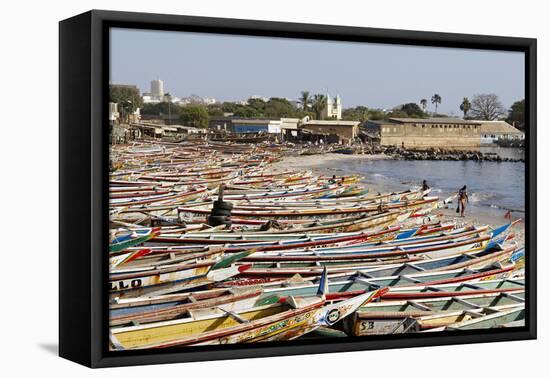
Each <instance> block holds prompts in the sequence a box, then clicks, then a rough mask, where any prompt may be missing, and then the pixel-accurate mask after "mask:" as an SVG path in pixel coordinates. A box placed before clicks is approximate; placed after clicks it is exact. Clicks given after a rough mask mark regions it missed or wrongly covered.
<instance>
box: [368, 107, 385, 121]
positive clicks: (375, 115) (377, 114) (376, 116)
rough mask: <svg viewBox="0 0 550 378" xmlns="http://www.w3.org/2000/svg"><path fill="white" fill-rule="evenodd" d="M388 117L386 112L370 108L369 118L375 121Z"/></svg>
mask: <svg viewBox="0 0 550 378" xmlns="http://www.w3.org/2000/svg"><path fill="white" fill-rule="evenodd" d="M385 117H386V114H385V113H384V112H383V111H382V110H379V109H371V110H369V119H372V120H373V121H380V120H383V119H384V118H385Z"/></svg>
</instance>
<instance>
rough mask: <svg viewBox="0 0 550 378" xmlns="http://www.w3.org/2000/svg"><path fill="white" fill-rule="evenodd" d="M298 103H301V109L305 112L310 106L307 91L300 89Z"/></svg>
mask: <svg viewBox="0 0 550 378" xmlns="http://www.w3.org/2000/svg"><path fill="white" fill-rule="evenodd" d="M298 102H299V103H300V104H302V110H303V111H304V112H307V111H308V109H309V107H310V106H311V98H310V97H309V91H302V92H301V93H300V99H299V100H298Z"/></svg>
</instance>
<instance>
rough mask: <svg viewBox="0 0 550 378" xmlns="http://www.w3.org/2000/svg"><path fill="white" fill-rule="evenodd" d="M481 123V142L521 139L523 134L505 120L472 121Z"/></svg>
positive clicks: (523, 136)
mask: <svg viewBox="0 0 550 378" xmlns="http://www.w3.org/2000/svg"><path fill="white" fill-rule="evenodd" d="M472 122H475V123H477V124H479V125H481V144H490V143H496V142H498V141H499V140H503V139H507V140H513V139H518V140H522V139H524V138H525V134H524V133H523V132H521V131H519V130H518V129H516V128H515V127H514V126H512V125H510V124H509V123H508V122H506V121H472Z"/></svg>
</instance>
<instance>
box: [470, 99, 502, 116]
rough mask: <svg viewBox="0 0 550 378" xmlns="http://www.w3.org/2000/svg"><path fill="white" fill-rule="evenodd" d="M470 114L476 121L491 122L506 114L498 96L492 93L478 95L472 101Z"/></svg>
mask: <svg viewBox="0 0 550 378" xmlns="http://www.w3.org/2000/svg"><path fill="white" fill-rule="evenodd" d="M471 112H472V114H473V116H474V118H476V119H481V120H485V121H493V120H495V119H497V118H498V117H500V116H501V115H503V114H505V113H506V110H505V108H504V106H503V105H502V103H501V102H500V100H499V99H498V96H497V95H496V94H493V93H489V94H478V95H475V96H474V98H473V99H472V106H471Z"/></svg>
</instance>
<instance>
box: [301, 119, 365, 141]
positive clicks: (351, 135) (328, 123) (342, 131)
mask: <svg viewBox="0 0 550 378" xmlns="http://www.w3.org/2000/svg"><path fill="white" fill-rule="evenodd" d="M359 124H360V122H358V121H341V120H310V121H306V122H304V123H302V126H301V128H302V129H304V130H308V131H310V132H312V133H316V134H324V135H336V136H337V140H338V143H344V144H349V143H351V142H352V141H353V140H354V139H355V138H357V136H358V134H359Z"/></svg>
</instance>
